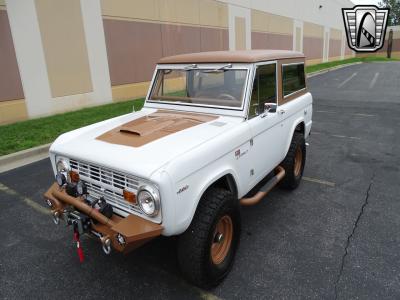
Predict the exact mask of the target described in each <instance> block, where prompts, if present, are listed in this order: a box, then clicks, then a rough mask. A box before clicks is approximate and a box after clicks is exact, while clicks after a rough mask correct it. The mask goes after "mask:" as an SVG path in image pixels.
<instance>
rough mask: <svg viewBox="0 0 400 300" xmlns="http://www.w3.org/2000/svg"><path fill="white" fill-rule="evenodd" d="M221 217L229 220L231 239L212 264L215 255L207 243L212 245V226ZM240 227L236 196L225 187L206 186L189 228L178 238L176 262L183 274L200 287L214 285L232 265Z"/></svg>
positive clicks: (213, 231)
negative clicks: (219, 258) (226, 248)
mask: <svg viewBox="0 0 400 300" xmlns="http://www.w3.org/2000/svg"><path fill="white" fill-rule="evenodd" d="M222 219H223V220H224V221H226V220H228V219H230V220H231V221H232V222H231V225H232V229H233V234H231V235H230V236H231V237H232V239H231V242H230V247H229V250H226V251H225V253H226V255H224V256H223V257H224V259H223V260H222V261H221V262H220V263H218V264H215V263H214V262H213V259H214V260H215V255H212V252H213V251H212V250H211V247H212V246H213V247H214V246H215V245H216V244H215V232H216V227H217V224H220V222H221V220H222ZM240 229H241V222H240V209H239V205H238V201H237V199H234V197H233V195H232V193H231V192H229V191H227V190H225V189H222V188H210V189H208V190H207V191H206V192H205V194H204V195H203V197H202V199H201V200H200V203H199V205H198V207H197V210H196V213H195V215H194V217H193V220H192V223H191V224H190V226H189V228H188V229H187V230H186V231H185V232H184V233H183V234H182V235H180V236H179V238H178V245H177V248H178V249H177V250H178V262H179V266H180V269H181V271H182V273H183V275H184V277H185V278H186V279H187V280H188V281H190V282H191V283H193V284H195V285H197V286H199V287H201V288H211V287H213V286H216V285H218V284H219V283H220V282H221V281H222V280H223V279H224V278H225V277H226V275H227V274H228V273H229V271H230V269H231V267H232V264H233V261H234V257H235V254H236V250H237V247H238V245H239V240H240ZM222 242H223V243H224V242H225V241H224V240H222ZM213 243H214V244H213ZM217 246H219V245H217ZM214 252H215V251H214ZM214 254H215V253H214Z"/></svg>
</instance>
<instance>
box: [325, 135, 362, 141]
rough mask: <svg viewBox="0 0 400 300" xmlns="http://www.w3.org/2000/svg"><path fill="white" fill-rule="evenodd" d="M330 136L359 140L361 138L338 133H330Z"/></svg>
mask: <svg viewBox="0 0 400 300" xmlns="http://www.w3.org/2000/svg"><path fill="white" fill-rule="evenodd" d="M331 136H333V137H337V138H341V139H352V140H361V138H359V137H356V136H346V135H339V134H331Z"/></svg>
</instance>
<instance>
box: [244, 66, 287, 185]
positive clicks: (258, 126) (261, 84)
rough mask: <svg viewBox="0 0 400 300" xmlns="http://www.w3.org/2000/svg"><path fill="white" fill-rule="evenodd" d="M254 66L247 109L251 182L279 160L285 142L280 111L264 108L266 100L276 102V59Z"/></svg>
mask: <svg viewBox="0 0 400 300" xmlns="http://www.w3.org/2000/svg"><path fill="white" fill-rule="evenodd" d="M256 68H257V69H256V72H255V75H254V82H253V88H252V94H251V100H250V105H249V113H248V119H249V120H248V123H249V125H250V129H251V132H252V137H253V145H252V147H251V151H250V155H251V158H250V159H249V161H250V163H251V164H252V170H253V176H252V177H253V179H252V180H251V182H250V185H254V184H256V183H257V182H259V181H260V180H261V179H262V178H263V177H265V176H266V175H267V174H268V173H269V172H271V171H272V170H273V169H274V168H275V167H276V166H277V165H278V164H279V163H280V158H281V153H280V151H281V149H282V147H283V143H284V138H283V136H282V133H283V129H282V122H281V120H282V118H281V115H279V113H277V112H268V113H265V112H264V105H265V103H275V104H278V101H277V98H278V97H277V82H278V81H277V76H278V75H277V74H278V72H277V63H276V62H270V63H264V64H259V65H257V66H256ZM276 111H278V108H277V110H276Z"/></svg>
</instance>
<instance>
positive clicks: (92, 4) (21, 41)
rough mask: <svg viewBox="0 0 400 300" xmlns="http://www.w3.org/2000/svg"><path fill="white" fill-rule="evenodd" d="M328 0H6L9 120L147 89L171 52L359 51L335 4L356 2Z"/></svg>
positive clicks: (4, 113) (3, 107)
mask: <svg viewBox="0 0 400 300" xmlns="http://www.w3.org/2000/svg"><path fill="white" fill-rule="evenodd" d="M319 5H320V0H309V1H298V0H280V1H275V0H271V1H265V0H251V1H249V0H245V1H239V0H218V1H217V0H168V1H166V0H69V1H65V0H23V1H22V0H18V1H17V0H15V1H14V0H9V1H7V5H5V1H4V0H0V43H1V42H2V41H3V43H2V44H1V45H7V47H8V52H7V53H8V54H7V55H8V56H7V55H3V56H2V57H0V63H1V60H2V59H3V61H5V62H7V64H8V67H7V68H8V71H7V73H8V74H14V75H12V76H14V77H12V76H9V77H8V79H9V78H13V79H12V80H11V81H10V82H9V83H6V82H7V80H3V81H1V80H0V117H1V119H0V123H2V122H3V123H5V122H12V121H16V120H21V119H24V118H35V117H39V116H45V115H50V114H54V113H60V112H64V111H68V110H75V109H79V108H82V107H87V106H93V105H100V104H103V103H108V102H111V101H121V100H127V99H133V98H137V97H142V96H144V95H145V94H146V92H147V88H148V85H149V80H150V79H151V76H152V74H153V70H154V66H155V64H156V63H157V61H158V60H159V59H160V58H161V57H163V56H168V55H174V54H180V53H186V52H199V51H213V50H228V49H230V50H235V49H288V50H292V49H293V50H298V51H303V52H304V53H305V55H306V56H307V63H308V64H312V63H319V62H322V60H323V58H324V57H323V56H324V53H325V55H326V59H329V60H333V59H339V58H342V57H345V58H346V57H350V56H352V55H353V52H352V51H351V50H350V49H349V48H348V47H347V45H345V46H344V45H343V43H342V42H341V41H342V38H341V36H343V33H342V32H343V30H344V28H343V21H342V17H341V14H332V11H340V8H341V7H342V6H346V7H351V6H352V3H351V2H350V1H347V0H340V1H325V2H324V4H323V8H322V9H321V8H319ZM6 9H7V11H6ZM4 13H6V14H7V17H8V19H7V21H6V23H4V20H5V19H4ZM2 14H3V19H2ZM4 24H5V25H4ZM7 24H8V25H7ZM7 26H8V27H9V29H8V37H7V30H4V28H6V27H7ZM326 32H328V34H327V37H328V39H326V42H325V44H324V39H325V34H324V33H326ZM396 34H398V33H397V32H396ZM5 40H8V42H6V43H5V42H4V41H5ZM10 41H11V42H10ZM324 49H325V51H324ZM397 49H398V50H397ZM382 51H384V49H382ZM382 51H380V52H378V53H377V55H382V53H383V52H382ZM397 52H399V53H400V45H398V44H397V40H396V43H395V44H394V52H393V53H397ZM13 53H14V54H13ZM13 55H14V59H12V56H13ZM394 55H397V54H394ZM3 74H4V73H3ZM2 84H3V85H2ZM18 85H19V87H18ZM6 94H7V95H6ZM10 95H11V96H10ZM4 99H6V100H7V103H6V102H4V101H2V100H4ZM3 102H4V103H3Z"/></svg>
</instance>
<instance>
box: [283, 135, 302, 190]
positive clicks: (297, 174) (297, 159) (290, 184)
mask: <svg viewBox="0 0 400 300" xmlns="http://www.w3.org/2000/svg"><path fill="white" fill-rule="evenodd" d="M305 162H306V143H305V140H304V135H303V134H302V133H301V132H295V133H294V134H293V138H292V142H291V144H290V147H289V151H288V153H287V155H286V157H285V159H284V160H283V162H282V163H281V166H282V167H283V168H284V169H285V177H284V178H283V180H282V182H281V187H283V188H286V189H289V190H294V189H295V188H297V187H298V186H299V184H300V181H301V178H302V177H303V170H304V165H305Z"/></svg>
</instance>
